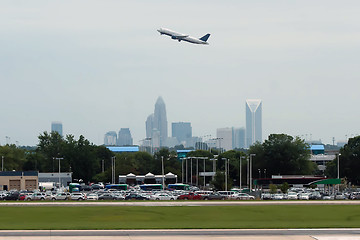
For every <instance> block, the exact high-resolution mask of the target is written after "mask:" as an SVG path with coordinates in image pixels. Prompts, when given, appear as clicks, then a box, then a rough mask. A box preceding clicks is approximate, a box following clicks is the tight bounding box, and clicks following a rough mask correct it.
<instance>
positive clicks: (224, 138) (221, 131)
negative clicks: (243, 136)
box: [216, 128, 233, 151]
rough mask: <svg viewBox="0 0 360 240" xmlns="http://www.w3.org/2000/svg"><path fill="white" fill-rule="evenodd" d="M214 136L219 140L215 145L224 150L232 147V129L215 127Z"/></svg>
mask: <svg viewBox="0 0 360 240" xmlns="http://www.w3.org/2000/svg"><path fill="white" fill-rule="evenodd" d="M216 138H217V139H218V140H219V141H218V145H217V147H219V148H220V149H225V150H226V151H228V150H232V149H233V129H232V128H218V129H216Z"/></svg>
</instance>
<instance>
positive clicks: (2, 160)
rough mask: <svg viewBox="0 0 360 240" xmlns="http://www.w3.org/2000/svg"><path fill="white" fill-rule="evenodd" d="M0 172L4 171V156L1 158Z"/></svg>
mask: <svg viewBox="0 0 360 240" xmlns="http://www.w3.org/2000/svg"><path fill="white" fill-rule="evenodd" d="M1 171H2V172H3V171H4V156H1Z"/></svg>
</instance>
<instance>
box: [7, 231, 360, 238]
mask: <svg viewBox="0 0 360 240" xmlns="http://www.w3.org/2000/svg"><path fill="white" fill-rule="evenodd" d="M0 239H4V240H5V239H6V240H13V239H26V240H35V239H40V240H45V239H51V240H83V239H84V240H85V239H86V240H95V239H104V240H113V239H118V240H125V239H126V240H129V239H131V240H143V239H149V240H155V239H160V240H163V239H174V240H178V239H179V240H180V239H189V240H199V239H211V240H218V239H231V240H232V239H234V240H235V239H239V240H243V239H250V240H260V239H269V240H272V239H280V240H282V239H292V240H302V239H303V240H307V239H313V240H314V239H318V240H336V239H337V240H350V239H354V240H356V239H360V229H282V230H278V229H273V230H268V229H259V230H253V229H249V230H247V229H243V230H236V229H229V230H222V229H219V230H216V229H215V230H214V229H211V230H208V229H203V230H196V229H194V230H116V231H115V230H98V231H96V230H91V231H77V230H66V231H58V230H56V231H0Z"/></svg>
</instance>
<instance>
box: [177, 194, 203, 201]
mask: <svg viewBox="0 0 360 240" xmlns="http://www.w3.org/2000/svg"><path fill="white" fill-rule="evenodd" d="M177 199H178V200H201V199H202V196H201V195H199V194H196V193H193V192H190V193H187V194H182V195H180V196H178V198H177Z"/></svg>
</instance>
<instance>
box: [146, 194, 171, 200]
mask: <svg viewBox="0 0 360 240" xmlns="http://www.w3.org/2000/svg"><path fill="white" fill-rule="evenodd" d="M150 200H175V197H174V196H172V195H169V194H167V193H156V194H153V195H151V196H150Z"/></svg>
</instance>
